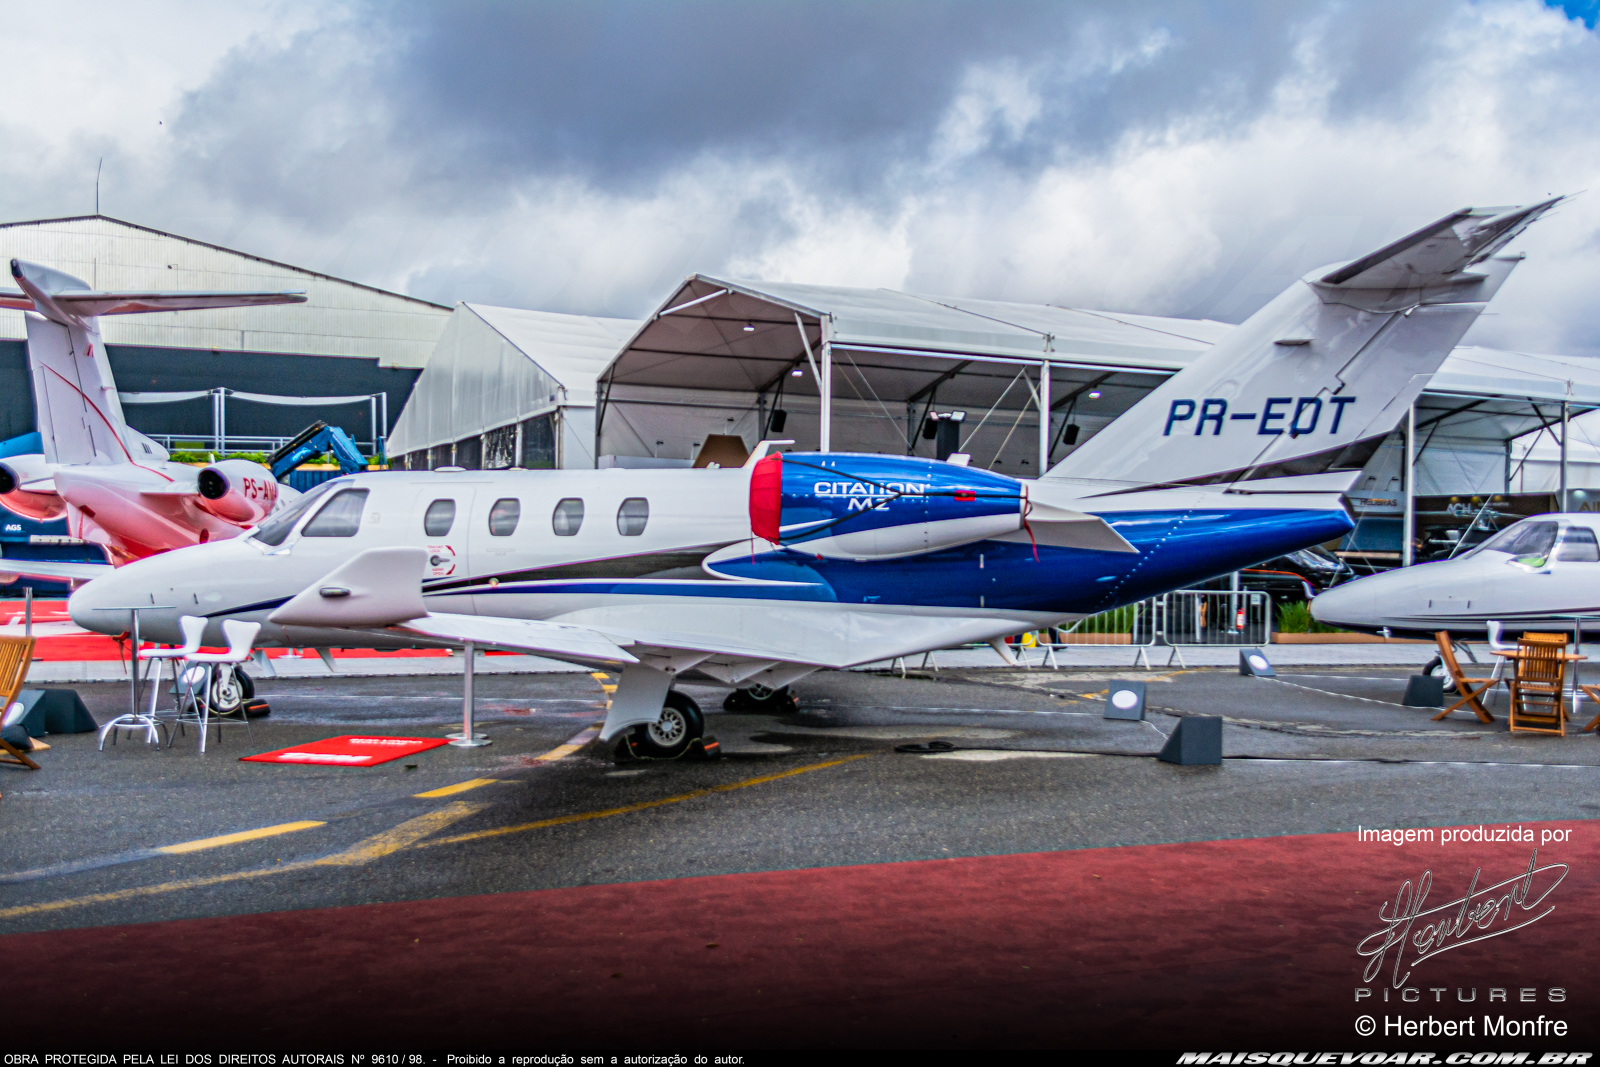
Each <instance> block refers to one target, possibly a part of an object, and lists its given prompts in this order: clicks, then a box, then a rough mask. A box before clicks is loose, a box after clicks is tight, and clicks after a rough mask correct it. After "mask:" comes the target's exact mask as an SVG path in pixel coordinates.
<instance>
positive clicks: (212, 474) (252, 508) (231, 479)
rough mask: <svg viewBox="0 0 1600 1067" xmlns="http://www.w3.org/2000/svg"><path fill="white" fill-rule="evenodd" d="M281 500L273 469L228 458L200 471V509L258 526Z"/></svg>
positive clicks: (247, 461) (198, 501)
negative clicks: (279, 499)
mask: <svg viewBox="0 0 1600 1067" xmlns="http://www.w3.org/2000/svg"><path fill="white" fill-rule="evenodd" d="M277 503H278V481H277V479H276V478H274V477H273V476H272V472H271V471H269V470H267V468H265V467H263V466H262V465H261V464H259V463H252V462H250V461H249V460H247V459H225V460H223V461H221V462H220V463H213V464H212V465H211V466H209V467H206V468H205V469H204V470H202V471H201V472H200V498H199V499H198V500H196V501H195V504H196V505H197V506H198V507H199V508H200V510H202V511H204V512H206V513H208V514H211V515H215V516H216V517H217V518H219V519H224V520H226V521H228V522H232V523H237V524H238V525H240V526H254V525H255V524H256V523H258V522H260V521H261V520H263V519H265V518H266V517H267V516H268V515H271V514H272V509H273V508H274V507H276V506H277Z"/></svg>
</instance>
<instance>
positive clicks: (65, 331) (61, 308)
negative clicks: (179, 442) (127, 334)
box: [0, 259, 306, 463]
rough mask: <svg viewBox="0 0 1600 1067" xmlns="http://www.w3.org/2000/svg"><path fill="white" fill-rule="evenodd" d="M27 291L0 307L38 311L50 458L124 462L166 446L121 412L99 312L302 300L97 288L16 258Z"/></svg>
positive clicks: (42, 424)
mask: <svg viewBox="0 0 1600 1067" xmlns="http://www.w3.org/2000/svg"><path fill="white" fill-rule="evenodd" d="M11 276H12V277H13V278H15V279H16V282H17V284H18V285H19V286H21V292H14V291H9V290H0V307H8V308H18V309H21V310H25V311H30V312H34V314H30V315H28V316H27V320H28V367H29V371H30V373H31V375H32V378H33V403H34V410H35V415H36V417H37V420H38V427H39V433H40V435H41V436H42V437H43V438H44V455H45V459H46V460H48V461H49V462H51V463H124V462H128V461H130V460H132V459H133V458H134V457H133V453H134V452H135V451H137V452H138V453H140V458H143V459H149V458H152V457H154V458H158V459H164V458H166V452H165V450H164V449H162V448H161V446H159V445H157V444H156V443H155V442H153V441H151V440H150V439H149V438H147V437H145V436H144V435H143V434H141V433H139V432H138V431H137V430H134V429H131V428H130V427H129V426H128V424H127V421H126V420H125V419H124V418H123V416H122V402H121V401H120V400H119V399H118V398H117V384H116V382H115V381H114V380H113V379H112V377H111V361H110V360H109V359H107V358H106V346H105V344H104V342H103V341H102V340H101V338H100V325H99V321H98V319H99V316H101V315H131V314H137V313H140V312H146V311H183V310H191V311H192V310H201V309H206V308H226V307H255V306H259V305H264V304H301V303H304V302H305V299H306V295H305V293H304V292H301V291H298V290H283V291H278V292H163V291H158V290H153V289H137V290H94V289H90V288H89V286H88V285H87V284H86V283H85V282H84V281H83V279H81V278H74V277H73V276H72V275H70V274H66V273H64V272H62V271H59V270H55V269H53V268H50V267H42V266H40V265H39V264H37V263H25V262H23V261H22V260H20V259H13V260H12V261H11Z"/></svg>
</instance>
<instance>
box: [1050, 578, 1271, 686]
mask: <svg viewBox="0 0 1600 1067" xmlns="http://www.w3.org/2000/svg"><path fill="white" fill-rule="evenodd" d="M1057 632H1058V634H1059V639H1058V640H1055V641H1052V642H1050V643H1048V644H1045V643H1042V642H1041V643H1040V646H1039V647H1041V648H1042V649H1044V657H1043V660H1042V663H1043V664H1048V665H1054V663H1055V652H1056V650H1057V649H1061V648H1070V647H1074V646H1081V645H1128V646H1130V647H1133V648H1137V649H1138V654H1137V655H1136V656H1135V657H1134V664H1135V665H1138V664H1139V663H1141V662H1142V663H1143V664H1144V665H1145V666H1147V667H1148V666H1150V656H1149V652H1148V650H1149V649H1150V648H1153V647H1163V646H1164V647H1167V648H1170V649H1172V652H1171V653H1170V654H1169V655H1168V657H1167V663H1168V664H1169V665H1170V664H1171V663H1172V662H1173V661H1174V660H1176V661H1177V662H1179V663H1182V662H1183V653H1182V651H1181V649H1183V648H1189V647H1206V646H1214V645H1223V646H1240V647H1244V646H1250V647H1260V646H1262V645H1266V644H1270V643H1271V641H1272V597H1271V596H1270V595H1269V594H1267V593H1262V592H1251V591H1247V590H1243V589H1240V590H1233V589H1219V590H1213V589H1179V590H1175V591H1174V592H1171V593H1165V594H1163V595H1161V596H1158V597H1151V598H1150V599H1149V600H1141V601H1139V602H1137V603H1134V604H1125V605H1123V606H1122V607H1120V608H1113V609H1112V610H1110V611H1103V612H1101V613H1100V614H1098V615H1090V616H1089V617H1087V618H1084V619H1080V620H1079V621H1077V622H1075V623H1073V624H1072V625H1071V626H1068V627H1064V628H1062V629H1060V630H1059V631H1057Z"/></svg>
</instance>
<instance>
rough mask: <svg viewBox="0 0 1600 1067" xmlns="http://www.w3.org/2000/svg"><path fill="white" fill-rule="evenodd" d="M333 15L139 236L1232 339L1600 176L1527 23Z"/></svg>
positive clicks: (642, 307) (863, 11)
mask: <svg viewBox="0 0 1600 1067" xmlns="http://www.w3.org/2000/svg"><path fill="white" fill-rule="evenodd" d="M350 3H351V5H352V6H346V7H333V8H327V9H319V19H318V20H317V21H316V22H315V24H314V25H313V26H312V27H311V28H308V29H306V30H305V31H304V32H302V33H300V34H299V35H298V36H295V37H293V39H288V40H286V38H285V36H284V35H280V36H279V37H276V38H271V39H266V38H259V39H255V40H251V41H249V42H247V43H245V44H242V45H240V46H238V47H236V48H235V49H234V50H233V51H231V52H230V53H228V54H227V55H226V56H224V57H222V58H220V60H219V61H218V62H217V63H216V64H215V65H214V66H213V67H212V69H211V72H210V75H209V77H208V78H207V79H206V81H205V82H204V84H201V85H199V86H198V87H197V88H196V89H194V90H193V91H191V92H189V93H187V94H186V95H185V96H184V97H183V99H182V100H181V106H178V107H175V108H174V109H173V113H172V114H171V115H170V118H171V120H172V121H171V122H170V123H169V127H170V129H171V134H170V136H171V141H170V144H171V152H170V154H169V155H167V156H166V157H163V158H160V159H157V158H155V157H152V160H151V165H150V174H151V179H150V180H149V181H148V182H147V188H148V190H149V192H148V195H147V197H146V201H147V202H148V203H149V204H150V205H152V208H151V211H150V213H149V214H147V215H142V216H141V217H142V218H145V219H147V220H148V221H152V222H155V223H157V224H167V225H170V226H172V227H173V228H175V229H178V230H180V231H181V232H186V233H192V234H194V235H195V236H199V237H203V238H208V239H212V240H219V241H221V242H222V243H225V244H234V245H239V246H241V247H248V248H250V249H251V250H253V251H259V252H261V253H262V254H268V255H273V256H276V257H277V258H281V259H285V260H288V261H291V262H297V263H302V264H304V265H306V266H310V267H314V268H317V269H322V270H329V271H332V272H334V273H340V274H346V275H350V276H354V277H357V278H360V279H361V280H364V281H370V282H374V283H376V284H381V285H389V286H396V287H400V288H406V289H409V290H410V291H412V292H415V293H417V294H418V295H424V296H427V297H430V298H433V299H439V300H443V301H447V302H448V301H453V300H456V299H469V300H489V301H493V302H499V303H505V304H511V305H516V306H526V307H543V308H548V309H550V310H561V311H578V312H584V311H587V312H600V313H611V314H641V313H643V312H645V311H646V310H648V308H649V307H650V306H652V305H654V304H655V303H656V302H657V301H659V299H660V298H661V297H662V295H663V294H664V293H665V292H666V291H669V290H670V288H671V287H672V285H674V284H675V282H676V279H679V278H681V277H682V276H683V275H684V274H687V273H689V272H691V271H701V272H706V273H713V274H716V273H746V274H754V275H758V276H764V277H769V278H774V279H778V278H788V279H793V280H805V281H816V282H831V283H835V284H849V285H889V286H894V287H904V288H913V289H917V290H919V291H925V292H945V293H952V294H966V295H974V296H988V297H998V298H1009V299H1022V300H1048V301H1053V302H1065V303H1080V304H1084V305H1086V306H1097V307H1108V308H1119V309H1124V310H1144V311H1151V312H1163V313H1171V314H1176V313H1187V314H1193V315H1213V316H1218V317H1225V318H1228V319H1232V320H1237V319H1240V318H1242V317H1244V316H1245V315H1247V314H1248V313H1249V312H1250V311H1252V310H1254V308H1255V307H1256V306H1258V305H1259V303H1260V302H1261V301H1262V300H1264V299H1266V298H1268V297H1270V296H1271V295H1272V294H1273V293H1275V292H1277V291H1278V290H1279V289H1281V288H1282V286H1283V285H1284V284H1286V283H1287V281H1288V279H1290V278H1292V277H1294V276H1296V275H1298V274H1300V273H1303V272H1304V271H1305V270H1308V269H1310V268H1311V267H1314V266H1317V265H1319V264H1322V263H1327V262H1331V261H1333V260H1336V259H1341V258H1346V257H1348V256H1350V255H1356V254H1360V253H1361V252H1363V251H1367V250H1369V249H1370V248H1372V247H1375V246H1376V244H1377V243H1380V242H1381V241H1383V240H1387V239H1389V238H1392V237H1394V236H1398V235H1399V234H1400V233H1403V232H1405V230H1406V229H1407V228H1410V227H1411V226H1414V225H1418V224H1420V223H1422V222H1424V221H1427V219H1429V218H1433V217H1437V216H1438V215H1439V214H1440V213H1442V212H1443V211H1445V210H1449V209H1451V208H1454V207H1457V206H1460V205H1461V204H1462V203H1467V202H1478V203H1482V202H1484V201H1485V199H1487V200H1488V201H1489V202H1495V201H1496V200H1503V201H1505V202H1512V201H1516V200H1521V199H1525V198H1528V197H1531V196H1539V195H1543V194H1545V193H1547V192H1559V191H1564V190H1567V189H1571V188H1583V187H1585V186H1588V185H1591V184H1592V182H1591V181H1590V180H1589V176H1590V175H1591V174H1592V173H1593V170H1594V167H1593V164H1592V160H1594V159H1596V158H1600V138H1597V137H1596V135H1595V134H1593V133H1592V127H1593V123H1592V119H1591V118H1590V116H1589V113H1588V112H1589V110H1590V107H1591V105H1590V103H1589V101H1591V100H1592V99H1593V98H1594V95H1595V93H1596V92H1600V62H1597V61H1596V58H1597V48H1596V44H1597V39H1596V38H1595V37H1594V35H1593V34H1592V33H1587V32H1585V31H1583V30H1581V29H1577V30H1574V26H1575V25H1576V24H1572V23H1563V22H1562V21H1561V18H1560V16H1559V15H1555V14H1552V13H1551V12H1549V11H1546V10H1543V9H1540V8H1539V7H1538V6H1537V5H1536V4H1533V3H1528V2H1525V0H1483V2H1471V0H1407V2H1403V3H1396V2H1394V0H1382V2H1380V0H1364V2H1355V0H1350V2H1339V0H1317V2H1306V3H1298V4H1283V3H1268V2H1252V0H1240V2H1237V3H1198V2H1170V3H1140V4H1125V3H1109V2H1073V3H1036V2H1024V0H994V2H989V3H955V2H947V0H926V2H906V0H882V2H877V3H867V2H850V3H841V2H827V0H812V2H795V0H767V2H759V0H738V2H729V0H717V2H714V0H673V2H664V0H654V2H641V0H618V2H611V3H608V2H600V0H584V2H576V0H572V2H545V3H451V4H441V3H426V4H423V3H397V4H381V5H380V4H378V3H376V2H375V0H350ZM174 190H181V191H182V192H181V193H179V192H175V191H174ZM191 203H192V204H193V205H194V210H195V213H196V214H199V213H200V212H202V211H203V212H205V213H206V214H207V215H209V216H211V217H213V218H216V219H218V220H221V221H219V222H217V223H212V222H209V221H205V220H200V221H191V220H188V219H183V218H181V217H180V218H176V219H175V218H174V216H182V214H183V209H184V208H187V207H188V205H189V204H191ZM1590 217H1591V213H1590V212H1589V211H1588V210H1587V209H1585V210H1583V211H1582V212H1581V213H1578V214H1574V215H1573V216H1572V219H1573V223H1569V224H1568V225H1569V226H1570V225H1573V224H1574V223H1576V221H1577V220H1578V219H1580V218H1581V219H1584V220H1587V219H1589V218H1590ZM234 220H238V221H234ZM1582 225H1585V226H1589V227H1590V229H1592V225H1590V224H1589V223H1587V222H1584V223H1583V224H1582ZM1535 239H1540V238H1539V237H1538V235H1536V238H1535ZM1545 239H1547V240H1548V238H1545ZM1571 255H1573V256H1581V257H1583V262H1584V264H1585V266H1584V270H1585V272H1588V271H1590V270H1591V268H1593V262H1592V261H1593V259H1594V257H1593V253H1592V252H1591V251H1582V252H1580V251H1577V250H1574V251H1573V252H1572V253H1571ZM1534 269H1535V268H1533V267H1531V266H1530V268H1529V269H1528V270H1526V271H1524V272H1522V273H1523V275H1524V276H1525V278H1526V277H1531V276H1532V274H1533V272H1534ZM1568 274H1570V272H1566V273H1563V270H1552V273H1551V275H1550V277H1549V278H1548V279H1542V280H1541V281H1540V284H1539V286H1537V287H1536V286H1532V285H1531V284H1530V283H1528V282H1527V281H1526V280H1524V281H1523V282H1520V283H1519V284H1522V285H1524V286H1525V287H1526V288H1527V289H1528V290H1529V291H1530V292H1534V293H1536V295H1537V299H1538V300H1542V301H1544V302H1545V305H1544V306H1547V307H1554V306H1555V305H1556V304H1560V305H1561V306H1562V307H1563V308H1564V309H1576V308H1578V307H1579V306H1580V303H1581V299H1582V298H1581V297H1580V294H1579V290H1578V289H1577V287H1575V286H1571V285H1568V284H1567V283H1566V282H1565V281H1564V280H1563V279H1564V278H1565V277H1566V276H1567V275H1568ZM1551 293H1554V294H1555V295H1550V294H1551ZM1513 295H1514V294H1512V293H1509V292H1508V295H1507V298H1505V299H1503V300H1502V305H1503V306H1504V307H1505V308H1506V309H1507V310H1509V309H1510V307H1511V306H1512V300H1511V297H1512V296H1513ZM1530 306H1532V305H1530ZM1504 321H1507V322H1509V321H1510V319H1509V318H1508V319H1506V320H1504ZM1518 321H1519V323H1523V324H1525V323H1527V322H1540V321H1548V322H1550V323H1552V324H1553V325H1551V326H1550V327H1549V328H1548V329H1545V331H1544V332H1545V333H1546V334H1552V335H1553V334H1554V333H1556V332H1559V333H1561V334H1562V335H1563V336H1564V338H1565V340H1564V341H1563V343H1567V341H1570V340H1573V339H1576V340H1577V341H1578V342H1579V343H1580V344H1581V346H1582V347H1585V348H1589V349H1595V348H1597V347H1600V340H1597V335H1596V333H1595V330H1596V327H1594V326H1593V320H1592V317H1588V316H1585V317H1581V318H1580V317H1579V316H1578V315H1577V314H1576V312H1575V311H1571V312H1569V311H1567V310H1563V311H1562V312H1561V313H1560V314H1554V313H1552V314H1545V315H1543V316H1542V318H1541V316H1539V315H1532V314H1530V315H1528V316H1526V317H1524V318H1522V319H1519V320H1518ZM1518 328H1519V329H1520V328H1521V326H1519V327H1518ZM1540 343H1545V342H1540Z"/></svg>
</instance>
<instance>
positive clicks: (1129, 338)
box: [601, 274, 1600, 445]
mask: <svg viewBox="0 0 1600 1067" xmlns="http://www.w3.org/2000/svg"><path fill="white" fill-rule="evenodd" d="M1233 329H1234V327H1233V326H1231V325H1229V324H1228V323H1224V322H1216V321H1213V320H1210V319H1179V318H1163V317H1159V316H1153V315H1130V314H1122V313H1113V312H1104V311H1088V310H1084V309H1080V308H1068V307H1057V306H1054V305H1047V304H1019V303H1010V302H1004V301H994V300H974V299H967V298H953V297H938V296H924V295H919V294H914V293H903V292H897V291H895V290H891V289H853V288H846V287H843V286H824V285H800V284H794V283H788V282H760V281H745V280H736V279H723V278H715V277H711V276H708V275H700V274H696V275H692V276H691V277H690V278H688V279H687V280H686V281H685V282H684V283H683V284H682V285H681V286H679V287H678V289H677V290H676V291H675V292H674V293H673V294H672V295H671V296H670V297H669V298H668V299H667V300H666V301H664V302H663V303H662V304H661V306H660V308H659V309H658V310H657V311H656V312H655V313H654V314H653V315H652V316H651V317H650V318H649V319H647V320H645V321H644V323H642V324H641V325H640V326H639V328H638V329H637V331H636V332H635V333H634V334H633V336H632V337H631V339H630V340H628V342H627V344H626V345H624V346H623V348H622V349H621V351H620V352H619V353H617V354H616V356H615V358H614V359H613V360H611V362H610V364H609V366H607V367H605V368H604V370H603V372H602V374H601V388H602V389H603V390H606V391H607V393H608V396H609V398H610V399H612V400H620V401H623V402H626V396H627V395H628V394H629V393H630V392H633V390H630V389H629V388H628V387H645V388H646V389H649V388H651V387H654V388H670V389H672V390H674V391H675V392H676V391H678V390H687V391H707V392H722V393H736V394H745V395H750V394H762V393H769V392H772V391H774V390H776V389H778V388H779V387H780V383H781V388H782V389H783V390H784V391H785V392H786V393H787V394H788V395H791V396H794V395H801V396H816V395H817V386H816V380H815V378H814V377H813V376H812V374H810V373H808V372H806V370H805V369H806V368H807V367H808V363H809V362H810V361H811V360H814V359H815V358H816V357H817V356H818V355H819V354H820V353H819V351H818V350H819V348H820V346H821V344H822V342H823V340H824V338H826V339H827V340H829V341H830V342H831V344H832V349H833V365H834V373H835V375H836V377H835V386H834V395H835V397H838V398H851V397H854V398H857V399H860V400H862V401H867V402H869V403H875V404H879V405H883V406H884V410H885V413H886V414H889V413H890V409H889V408H888V405H893V404H898V405H904V404H908V403H909V404H916V405H921V404H924V403H926V402H927V401H928V400H929V399H930V397H931V396H932V393H933V390H934V389H935V388H937V390H938V404H939V407H940V408H941V409H944V408H947V407H948V408H969V409H978V410H982V409H984V408H988V407H1000V408H1003V409H1007V410H1019V409H1022V408H1024V407H1026V406H1028V405H1029V404H1030V403H1031V402H1032V399H1031V390H1030V388H1028V387H1026V386H1024V387H1022V388H1014V386H1016V385H1017V379H1018V376H1019V372H1022V371H1023V370H1024V369H1025V368H1026V367H1030V366H1031V367H1038V366H1039V365H1040V364H1041V363H1042V362H1043V361H1045V360H1047V359H1048V360H1049V362H1050V365H1051V386H1052V388H1051V407H1052V409H1054V410H1056V411H1060V410H1061V409H1062V408H1063V407H1064V406H1066V405H1068V404H1072V405H1073V406H1074V410H1075V411H1077V412H1078V413H1080V414H1085V415H1095V414H1100V415H1104V416H1107V417H1113V416H1115V415H1117V414H1120V413H1121V412H1123V411H1126V410H1127V409H1128V408H1129V407H1131V406H1132V405H1133V404H1134V403H1136V402H1137V401H1138V400H1139V399H1140V398H1141V397H1142V396H1143V395H1144V394H1145V393H1147V392H1148V391H1149V390H1151V389H1153V388H1155V387H1156V386H1157V385H1158V384H1160V382H1161V381H1162V380H1164V379H1165V378H1166V377H1167V376H1168V375H1170V374H1173V373H1175V372H1177V371H1180V370H1182V369H1183V368H1184V367H1186V366H1188V365H1189V363H1190V362H1191V361H1193V360H1194V359H1195V358H1196V357H1198V356H1199V355H1200V354H1201V353H1203V352H1205V351H1207V350H1208V349H1209V348H1210V347H1211V346H1212V345H1213V344H1215V343H1216V342H1217V341H1219V340H1221V339H1222V338H1224V337H1226V336H1227V335H1228V333H1229V332H1230V331H1232V330H1233ZM802 331H803V334H804V339H802ZM808 345H809V347H810V357H809V359H808V353H807V346H808ZM797 370H799V371H802V373H801V374H799V375H797V376H795V375H792V373H791V372H793V371H797ZM1030 377H1036V375H1030ZM618 387H621V388H620V389H619V388H618ZM1091 390H1092V391H1094V392H1096V393H1098V394H1099V396H1098V397H1095V398H1092V399H1091V398H1090V397H1089V396H1088V394H1089V392H1090V391H1091ZM679 395H683V394H679ZM1563 401H1566V402H1567V403H1568V404H1569V405H1571V410H1572V411H1573V412H1574V413H1575V412H1578V411H1585V410H1591V409H1594V408H1600V367H1592V366H1591V365H1590V362H1589V361H1586V360H1582V359H1573V358H1567V357H1561V356H1541V355H1530V354H1527V353H1522V352H1502V351H1497V350H1494V349H1487V348H1477V347H1463V348H1459V349H1457V350H1456V352H1455V353H1453V354H1452V355H1451V356H1450V358H1449V359H1447V360H1446V361H1445V364H1444V366H1443V367H1442V368H1440V370H1439V372H1438V373H1437V374H1436V375H1434V378H1433V381H1432V382H1431V383H1430V385H1429V388H1428V390H1427V392H1426V393H1424V395H1423V398H1422V401H1421V402H1420V404H1419V410H1418V423H1419V425H1421V426H1429V427H1431V426H1434V425H1435V422H1437V423H1438V425H1439V429H1438V430H1436V431H1435V433H1436V434H1437V435H1439V439H1440V442H1441V443H1443V442H1444V441H1446V440H1449V441H1452V442H1454V443H1456V444H1467V443H1468V442H1482V443H1483V444H1487V443H1489V442H1494V443H1495V444H1497V445H1498V444H1499V443H1501V442H1504V441H1506V440H1508V439H1512V438H1516V437H1518V436H1521V435H1523V434H1526V433H1530V432H1533V431H1535V430H1537V429H1538V428H1539V427H1540V426H1541V425H1544V424H1545V423H1547V422H1549V420H1550V419H1551V418H1555V419H1559V417H1560V404H1561V403H1562V402H1563Z"/></svg>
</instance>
